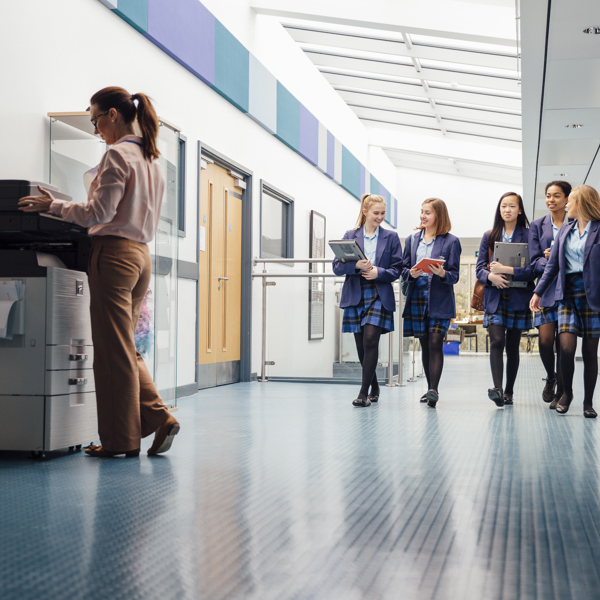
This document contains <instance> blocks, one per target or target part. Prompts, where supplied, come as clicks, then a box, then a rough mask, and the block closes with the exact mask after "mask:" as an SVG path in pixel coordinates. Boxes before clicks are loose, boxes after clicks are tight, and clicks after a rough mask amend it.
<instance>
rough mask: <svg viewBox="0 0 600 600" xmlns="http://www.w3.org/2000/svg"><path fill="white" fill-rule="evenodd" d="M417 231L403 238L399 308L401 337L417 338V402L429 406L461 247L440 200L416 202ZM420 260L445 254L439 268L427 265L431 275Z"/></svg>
mask: <svg viewBox="0 0 600 600" xmlns="http://www.w3.org/2000/svg"><path fill="white" fill-rule="evenodd" d="M417 229H418V230H419V231H418V232H417V233H416V234H414V235H412V236H409V237H408V238H407V239H406V245H405V246H404V268H403V270H402V278H403V280H404V281H407V282H408V284H409V285H408V291H407V294H406V305H405V307H404V313H403V315H402V316H403V318H404V335H405V336H414V337H416V338H419V340H420V341H421V348H422V357H423V369H424V370H425V376H426V377H427V393H426V394H425V395H424V396H423V397H422V398H421V402H427V404H428V406H430V407H431V408H435V407H436V404H437V402H438V400H439V393H438V385H439V382H440V378H441V376H442V369H443V367H444V352H443V343H444V338H445V337H446V332H447V331H448V327H449V326H450V319H453V318H455V317H456V305H455V301H454V284H455V283H456V282H457V281H458V277H459V274H460V254H461V251H462V248H461V246H460V241H459V240H458V238H457V237H456V236H454V235H452V234H451V233H450V229H451V223H450V217H449V216H448V209H447V208H446V203H445V202H444V201H443V200H440V199H439V198H429V199H427V200H425V202H423V204H422V206H421V225H420V226H419V227H418V228H417ZM423 258H445V263H444V264H443V266H441V265H439V266H436V265H433V264H432V265H431V266H430V267H429V268H430V270H431V273H425V272H424V271H422V270H420V269H418V268H416V266H415V265H416V264H417V263H418V262H419V261H421V260H422V259H423Z"/></svg>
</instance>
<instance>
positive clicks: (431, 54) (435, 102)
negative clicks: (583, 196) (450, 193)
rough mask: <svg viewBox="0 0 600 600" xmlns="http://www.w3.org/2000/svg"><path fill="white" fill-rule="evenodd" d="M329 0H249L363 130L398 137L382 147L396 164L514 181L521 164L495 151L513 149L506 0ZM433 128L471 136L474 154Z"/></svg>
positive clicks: (514, 109) (513, 53)
mask: <svg viewBox="0 0 600 600" xmlns="http://www.w3.org/2000/svg"><path fill="white" fill-rule="evenodd" d="M335 4H336V3H335V2H331V1H328V0H323V1H322V2H320V3H315V2H314V1H312V0H304V1H303V2H299V1H298V2H293V1H291V2H287V3H285V10H280V9H278V6H279V7H281V6H282V3H277V2H274V1H273V0H252V2H251V5H252V6H253V8H254V9H255V10H256V11H257V12H260V13H262V14H270V15H272V16H274V17H276V18H277V19H278V20H279V21H280V22H281V23H282V25H283V26H284V27H285V29H286V31H287V32H288V33H289V35H290V36H291V37H292V38H293V39H294V40H295V42H296V43H297V44H298V45H299V47H300V48H301V49H302V50H303V51H304V53H305V54H306V56H307V57H308V58H309V59H310V60H311V61H312V62H313V63H314V65H315V66H316V67H317V68H318V69H319V71H320V72H321V73H322V74H323V76H324V77H325V78H326V79H327V81H328V82H329V83H330V84H331V85H332V86H333V88H334V89H335V90H336V91H337V92H338V94H339V95H340V96H341V98H342V99H343V100H344V101H345V102H346V103H347V104H348V106H349V107H350V108H351V109H352V110H353V111H354V112H355V113H356V115H357V116H358V118H359V119H360V120H361V121H362V122H363V123H364V125H365V127H366V128H367V129H368V130H369V131H373V132H376V133H377V135H375V134H374V135H370V140H374V139H376V138H378V137H381V136H380V135H378V134H380V133H381V132H382V131H384V132H388V133H389V132H393V133H394V135H395V139H396V140H397V143H395V142H390V137H389V136H387V137H386V142H387V143H386V144H385V145H383V144H382V145H381V147H382V148H383V150H384V151H385V152H386V154H387V155H388V157H389V158H390V160H391V161H392V162H393V163H394V164H395V165H397V166H398V167H410V168H417V169H424V170H433V171H438V172H447V173H453V174H460V175H463V176H466V177H477V178H484V179H492V180H496V181H506V182H507V183H514V184H520V183H521V182H522V175H521V169H520V165H518V164H515V160H512V159H511V160H505V159H504V158H503V157H504V156H505V153H502V152H497V151H496V149H501V148H510V149H512V150H513V153H514V154H516V153H519V154H520V150H521V86H520V73H519V61H518V57H517V54H518V51H517V47H516V46H517V44H516V38H517V33H516V22H515V5H514V0H423V1H422V2H419V3H415V2H414V1H408V0H395V2H394V3H393V5H392V4H390V3H389V2H387V3H386V2H383V1H382V0H371V2H370V3H369V4H368V10H367V5H365V4H364V3H362V2H361V3H360V4H359V3H356V2H352V0H347V2H346V6H345V10H344V14H343V15H341V14H339V13H340V12H341V11H339V3H337V7H335V6H334V5H335ZM355 4H356V6H354V5H355ZM335 8H337V10H335ZM383 9H385V10H383ZM396 9H397V12H396ZM400 9H402V10H400ZM361 10H362V14H363V15H364V16H363V18H365V17H366V16H367V15H365V13H368V17H370V18H371V19H372V20H370V21H368V22H365V23H364V26H362V27H361V26H360V25H358V23H359V21H358V20H357V19H356V18H354V17H356V16H358V15H359V14H360V11H361ZM386 18H387V20H386ZM478 21H479V22H478ZM484 21H485V27H482V24H483V22H484ZM427 24H429V25H430V29H426V28H425V27H426V25H427ZM482 31H484V32H485V34H484V35H482ZM405 135H411V136H415V135H421V136H426V138H427V139H428V140H429V142H428V144H429V147H430V149H431V151H430V152H422V151H413V150H411V148H410V147H407V144H406V143H403V141H402V138H403V137H404V136H405ZM434 138H437V139H438V140H440V142H441V141H442V140H446V141H447V140H452V141H454V142H455V145H456V148H457V149H458V147H459V146H460V144H461V143H467V144H470V145H472V146H473V148H474V149H473V151H472V152H471V153H470V154H471V155H475V156H477V157H478V159H474V158H470V159H465V158H464V156H462V155H461V154H460V153H459V152H453V151H452V150H453V146H452V145H449V144H447V143H440V144H436V143H435V142H434ZM432 142H433V143H432ZM371 143H374V142H373V141H371ZM479 158H480V159H479Z"/></svg>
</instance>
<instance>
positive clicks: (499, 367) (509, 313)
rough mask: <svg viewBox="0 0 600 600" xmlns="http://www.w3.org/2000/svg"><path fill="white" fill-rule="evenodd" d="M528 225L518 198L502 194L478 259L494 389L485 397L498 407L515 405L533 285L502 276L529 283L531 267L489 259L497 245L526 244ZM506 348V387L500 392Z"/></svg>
mask: <svg viewBox="0 0 600 600" xmlns="http://www.w3.org/2000/svg"><path fill="white" fill-rule="evenodd" d="M528 226H529V221H528V220H527V216H526V215H525V208H524V207H523V199H522V198H521V196H519V194H516V193H515V192H507V193H506V194H503V195H502V197H501V198H500V201H499V202H498V207H497V208H496V214H495V216H494V226H493V227H492V229H491V231H486V232H485V233H484V234H483V238H482V239H481V244H480V246H479V254H478V258H477V266H476V273H477V279H478V280H479V281H481V283H483V284H485V285H486V288H485V292H484V298H483V307H484V311H485V315H484V318H483V326H484V327H486V328H487V330H488V333H489V336H490V366H491V370H492V380H493V382H494V387H493V388H490V389H489V390H488V397H489V398H490V400H492V401H493V402H495V404H496V406H500V407H501V406H504V405H505V404H508V405H512V404H513V403H514V400H513V392H514V385H515V380H516V379H517V373H518V372H519V346H520V343H521V333H522V331H523V330H527V329H531V327H532V318H531V311H530V310H529V300H530V299H531V295H532V294H533V283H528V285H527V287H526V288H515V287H509V282H508V280H507V278H506V277H505V275H512V276H513V279H514V281H527V282H532V281H533V279H534V274H533V269H532V268H531V267H530V266H526V267H514V268H513V267H507V266H504V265H502V264H500V263H499V262H496V261H493V260H491V258H492V256H493V249H494V245H495V243H496V242H510V243H527V242H528V240H529V231H528ZM505 347H506V386H505V387H504V389H503V388H502V382H503V378H504V348H505Z"/></svg>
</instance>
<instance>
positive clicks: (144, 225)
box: [19, 87, 179, 458]
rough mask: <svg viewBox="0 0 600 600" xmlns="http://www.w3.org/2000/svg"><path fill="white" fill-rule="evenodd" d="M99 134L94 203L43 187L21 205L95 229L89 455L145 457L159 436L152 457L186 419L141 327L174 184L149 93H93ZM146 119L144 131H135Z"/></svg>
mask: <svg viewBox="0 0 600 600" xmlns="http://www.w3.org/2000/svg"><path fill="white" fill-rule="evenodd" d="M90 105H91V106H90V109H89V110H90V117H91V119H90V120H91V122H92V125H93V126H94V133H97V134H99V135H100V136H101V137H102V138H103V139H104V141H105V142H106V143H107V144H108V145H109V146H111V147H110V148H109V149H108V151H107V152H106V154H105V155H104V156H103V157H102V160H101V162H100V165H99V166H98V173H97V175H96V177H95V178H94V179H93V181H92V183H91V186H90V190H89V193H88V201H87V202H86V203H81V204H80V203H74V202H66V201H63V200H57V199H55V198H54V197H53V196H52V194H51V193H50V192H48V191H46V190H44V189H43V188H41V187H40V188H39V190H40V193H41V196H28V197H25V198H22V199H21V200H20V202H19V205H20V206H19V208H20V209H21V210H23V211H25V212H50V213H51V214H54V215H56V216H59V217H62V218H64V219H65V220H66V221H71V222H74V223H77V224H78V225H82V226H84V227H88V228H89V229H88V233H89V234H90V235H91V236H92V247H91V252H90V261H89V268H88V280H89V286H90V296H91V297H90V314H91V324H92V339H93V343H94V379H95V382H96V403H97V407H98V433H99V435H100V441H101V445H99V446H94V445H92V446H90V447H89V448H88V449H87V450H86V452H87V453H88V454H89V455H90V456H96V457H100V458H102V457H112V456H116V455H119V454H125V456H127V457H136V456H139V453H140V440H141V438H144V437H146V436H148V435H150V434H152V433H154V434H155V437H154V442H153V444H152V446H151V448H150V449H149V450H148V454H151V455H152V454H159V453H161V452H165V451H167V450H168V449H169V448H170V446H171V443H172V441H173V437H174V436H175V435H176V434H177V433H178V432H179V423H178V422H177V420H176V419H175V417H173V416H172V415H171V413H170V412H169V411H168V409H167V407H166V406H165V404H164V403H163V401H162V399H161V397H160V395H159V393H158V391H157V389H156V386H155V385H154V382H153V381H152V378H151V377H150V374H149V372H148V369H147V368H146V365H145V363H144V360H143V358H142V357H141V355H140V354H139V353H138V352H136V348H135V342H134V332H135V327H136V324H137V321H138V318H139V314H140V309H141V305H142V300H143V299H144V295H145V293H146V290H147V289H148V285H149V283H150V276H151V270H152V269H151V261H150V252H149V250H148V242H150V241H151V240H152V239H153V238H154V235H155V232H156V229H157V227H158V220H159V217H160V208H161V203H162V197H163V192H164V187H165V181H164V177H163V175H162V170H161V167H160V166H159V163H158V160H157V159H158V156H159V152H158V149H157V145H156V138H157V135H158V119H157V117H156V113H155V112H154V107H153V106H152V103H151V102H150V99H149V98H148V96H146V95H145V94H133V95H131V94H130V93H129V92H127V91H126V90H124V89H123V88H119V87H109V88H104V89H102V90H100V91H99V92H96V93H95V94H94V95H93V96H92V98H91V100H90ZM136 119H137V122H138V125H139V128H140V130H141V132H142V135H141V137H140V136H137V135H135V133H134V130H133V124H134V121H135V120H136Z"/></svg>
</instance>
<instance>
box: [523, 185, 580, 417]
mask: <svg viewBox="0 0 600 600" xmlns="http://www.w3.org/2000/svg"><path fill="white" fill-rule="evenodd" d="M570 193H571V184H569V183H567V182H566V181H551V182H550V183H549V184H548V185H546V206H547V207H548V210H549V211H550V213H549V214H547V215H546V216H545V217H541V218H540V219H537V220H535V221H533V223H532V224H531V226H530V227H529V260H530V264H531V268H532V269H533V271H534V273H535V275H536V276H537V277H541V276H542V275H543V274H544V269H545V268H546V264H547V263H548V259H549V258H550V250H551V249H552V245H553V244H554V240H555V239H556V235H557V234H558V232H559V230H560V228H561V227H562V225H563V223H564V222H565V220H566V206H567V201H568V199H569V194H570ZM555 290H556V279H555V280H554V281H552V282H551V283H550V285H549V286H548V289H547V290H546V291H545V292H544V295H543V297H542V298H541V300H540V311H539V312H536V313H534V320H533V324H534V325H535V327H537V329H538V332H539V347H540V358H541V359H542V363H543V364H544V368H545V369H546V380H545V381H546V385H545V386H544V389H543V391H542V399H543V401H544V402H549V403H550V408H551V409H554V408H556V405H557V404H558V401H559V400H560V398H561V396H562V393H563V386H562V376H561V371H560V343H559V340H558V302H556V301H555V300H554V292H555ZM555 346H556V362H555V359H554V347H555ZM555 365H556V366H555Z"/></svg>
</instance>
